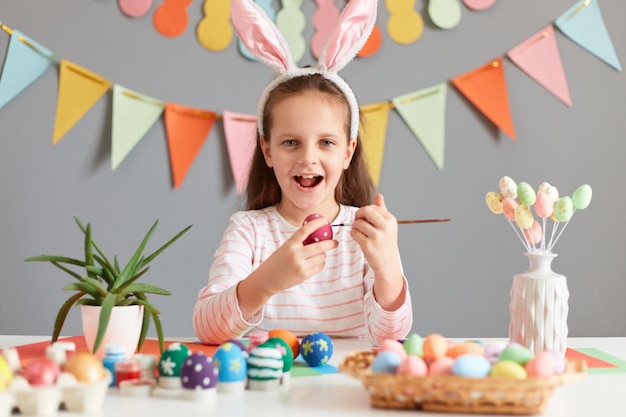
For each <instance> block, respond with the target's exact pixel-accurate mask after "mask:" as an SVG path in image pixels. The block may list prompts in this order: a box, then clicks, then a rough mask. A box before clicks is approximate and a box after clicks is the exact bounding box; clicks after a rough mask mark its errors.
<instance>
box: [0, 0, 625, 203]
mask: <svg viewBox="0 0 626 417" xmlns="http://www.w3.org/2000/svg"><path fill="white" fill-rule="evenodd" d="M0 28H2V30H4V31H5V32H7V33H8V34H9V35H10V36H11V38H10V41H9V46H8V48H7V53H6V57H5V61H4V66H3V68H2V74H1V76H0V111H1V108H2V107H3V106H5V105H6V104H8V103H9V102H10V101H11V100H12V99H13V98H14V97H16V96H17V95H19V94H20V93H21V92H22V91H24V90H25V89H26V88H27V87H29V86H30V85H31V84H33V82H34V81H36V80H37V79H38V78H39V77H41V76H42V75H43V74H44V73H45V72H46V71H47V70H48V69H49V68H50V67H51V66H53V65H55V64H58V65H59V84H58V96H57V106H56V115H55V122H54V129H53V134H52V143H53V144H56V143H58V142H59V141H60V140H61V139H62V138H63V137H64V136H65V135H66V134H67V133H68V132H69V131H70V130H71V129H72V128H73V127H74V126H75V125H76V124H77V123H78V122H79V121H80V120H81V118H82V117H83V116H84V115H85V114H86V113H87V112H88V111H89V110H90V109H91V107H92V106H93V105H94V104H95V103H96V102H97V101H98V100H100V99H101V97H102V96H103V95H104V94H106V93H107V92H109V91H111V90H112V97H113V100H112V119H111V123H112V126H111V127H112V128H111V169H112V170H115V169H116V168H117V167H118V166H119V165H120V164H121V163H122V162H123V161H124V159H125V158H126V156H127V155H128V154H129V153H130V152H131V151H132V150H133V148H134V147H135V146H136V145H137V144H138V143H139V142H140V141H141V139H142V138H143V137H144V136H145V134H146V133H147V132H148V130H149V129H150V128H151V127H152V125H154V124H155V123H156V122H157V121H158V120H159V119H160V118H161V117H163V119H164V122H165V128H166V139H167V145H168V152H169V160H170V168H171V173H172V179H173V185H174V187H175V188H177V189H178V188H180V187H181V186H182V184H183V182H184V181H185V178H186V176H187V173H188V171H189V169H190V167H191V165H192V164H193V162H194V160H195V158H196V156H197V154H198V152H199V151H200V149H201V148H202V146H203V144H204V143H205V141H206V140H207V138H208V137H209V134H210V132H211V130H212V128H213V126H214V124H215V122H216V121H217V120H221V121H222V123H223V127H224V136H225V141H226V144H227V149H228V155H229V161H230V166H231V170H232V175H233V179H234V183H235V185H236V188H237V192H238V193H240V194H241V193H242V192H243V190H244V187H245V184H246V181H247V173H248V171H249V164H250V161H251V158H252V153H253V151H254V147H255V142H256V116H255V115H250V114H242V113H237V112H233V111H229V110H224V111H223V112H222V113H221V114H218V113H217V112H215V111H212V110H206V109H201V108H194V107H190V106H186V105H183V104H179V103H172V102H166V101H163V100H160V99H158V98H154V97H150V96H147V95H145V94H142V93H140V92H138V91H134V90H131V89H129V88H127V87H124V86H121V85H119V84H117V83H114V82H112V81H111V80H108V79H106V78H105V77H103V76H101V75H100V74H97V73H96V72H94V71H92V70H90V69H87V68H84V67H82V66H80V65H78V64H76V63H74V62H71V61H69V60H66V59H62V58H61V59H57V57H56V55H55V54H54V53H53V52H52V51H51V50H49V49H48V48H46V47H45V46H43V45H41V44H40V43H38V42H37V41H35V40H33V39H31V38H30V37H29V36H27V35H26V34H24V33H21V32H20V31H18V30H17V29H11V28H9V27H8V26H6V25H4V24H2V23H1V22H0ZM555 28H557V29H558V30H560V31H561V32H562V33H563V34H564V35H565V36H567V37H568V38H569V39H571V40H572V41H573V42H575V43H576V44H578V45H579V46H580V47H581V48H583V49H585V50H587V51H588V52H590V53H591V54H592V55H594V56H595V57H597V58H598V59H600V60H601V61H603V62H605V63H606V64H608V65H609V66H611V67H612V68H614V69H615V70H617V71H621V70H622V67H621V64H620V61H619V58H618V56H617V54H616V52H615V49H614V48H613V44H612V42H611V38H610V35H609V33H608V31H607V29H606V26H605V25H604V21H603V19H602V15H601V12H600V7H599V4H598V1H597V0H581V1H578V2H577V3H576V4H574V5H573V6H572V7H571V8H570V9H568V10H567V11H566V12H565V13H563V14H562V15H561V16H559V17H558V18H556V19H555V20H554V22H553V23H550V24H548V25H546V26H545V27H544V28H542V29H540V30H539V31H537V32H536V33H534V34H533V35H531V36H530V37H529V38H527V39H525V40H524V41H522V42H520V43H519V44H518V45H516V46H515V47H513V48H511V49H510V50H508V51H507V53H506V56H508V58H509V59H510V60H511V61H512V62H513V63H514V64H515V65H517V66H518V67H519V68H520V69H521V70H522V71H524V72H525V73H526V74H527V75H528V76H529V77H530V78H531V79H533V80H534V81H536V82H537V83H538V84H539V85H541V86H542V87H544V88H545V89H546V90H547V91H548V92H550V93H551V94H552V95H554V96H555V97H556V98H557V99H558V100H560V101H561V102H562V103H563V104H565V105H567V106H570V107H571V106H572V99H571V97H570V94H569V87H568V84H567V80H566V77H565V72H564V69H563V63H562V61H561V57H560V53H559V50H558V45H557V43H556V39H555ZM503 58H504V56H500V57H496V58H494V59H492V60H490V61H489V62H487V63H486V64H484V65H482V66H480V67H478V68H475V69H472V70H470V71H468V72H466V73H464V74H460V75H458V76H456V77H454V78H452V79H451V80H448V81H449V83H450V84H452V85H453V86H454V87H455V88H456V89H458V90H459V92H461V93H462V94H463V95H464V96H465V97H466V99H467V100H468V101H469V102H470V103H471V104H472V105H474V106H475V107H476V108H477V109H478V110H480V112H481V113H482V114H483V115H484V117H486V118H487V119H488V120H489V121H490V122H491V123H493V124H494V125H495V126H496V127H497V128H498V129H500V130H502V131H503V132H504V133H505V134H506V135H507V136H508V137H509V138H511V139H512V140H515V139H516V134H515V127H514V123H513V118H512V116H511V113H510V108H509V97H508V91H507V88H506V79H505V71H504V59H503ZM448 81H444V82H441V83H438V84H436V85H433V86H429V87H427V88H422V89H419V90H416V91H411V92H408V93H405V94H402V95H400V96H397V97H393V98H391V99H390V100H387V101H383V102H379V103H373V104H367V105H363V106H361V111H362V112H363V114H364V117H365V119H366V121H367V123H366V125H367V126H368V128H367V131H364V130H361V132H360V134H361V137H362V141H363V147H364V153H365V157H366V160H367V162H368V166H369V169H370V173H371V175H372V178H373V179H374V183H375V184H376V185H378V182H379V179H380V172H381V168H382V162H383V155H384V147H385V137H386V130H387V123H388V119H389V113H390V111H391V110H392V109H394V110H395V111H396V112H397V113H398V114H399V116H400V117H401V119H402V120H403V121H404V122H405V124H406V125H407V127H408V128H409V130H410V131H411V133H412V134H413V135H414V136H415V138H416V139H417V140H418V141H419V143H420V144H421V146H422V148H423V149H424V151H425V152H426V153H427V155H428V156H429V157H430V159H431V160H432V162H433V164H434V165H435V166H436V168H437V169H439V170H443V168H444V154H445V124H446V116H445V108H446V95H447V90H448Z"/></svg>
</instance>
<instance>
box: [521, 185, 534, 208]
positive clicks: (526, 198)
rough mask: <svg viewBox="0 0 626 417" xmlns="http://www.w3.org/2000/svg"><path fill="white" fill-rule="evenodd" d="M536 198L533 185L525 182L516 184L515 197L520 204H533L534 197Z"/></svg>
mask: <svg viewBox="0 0 626 417" xmlns="http://www.w3.org/2000/svg"><path fill="white" fill-rule="evenodd" d="M536 198H537V194H535V190H533V187H532V186H531V185H530V184H528V183H527V182H520V183H519V184H517V199H518V200H519V202H520V204H522V205H524V206H532V205H533V204H535V199H536Z"/></svg>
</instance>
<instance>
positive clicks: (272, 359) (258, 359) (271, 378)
mask: <svg viewBox="0 0 626 417" xmlns="http://www.w3.org/2000/svg"><path fill="white" fill-rule="evenodd" d="M249 354H250V356H249V357H248V388H250V389H253V390H266V389H271V388H277V387H278V386H280V378H281V376H282V374H283V366H284V365H283V355H282V353H280V351H278V350H277V349H275V348H273V347H270V346H266V345H263V344H261V345H258V346H255V347H254V349H252V350H251V351H250V353H249Z"/></svg>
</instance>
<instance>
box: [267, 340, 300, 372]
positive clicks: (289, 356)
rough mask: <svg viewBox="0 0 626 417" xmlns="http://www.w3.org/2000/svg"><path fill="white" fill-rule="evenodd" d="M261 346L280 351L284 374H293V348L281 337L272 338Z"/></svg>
mask: <svg viewBox="0 0 626 417" xmlns="http://www.w3.org/2000/svg"><path fill="white" fill-rule="evenodd" d="M260 346H269V347H273V348H274V349H276V350H278V351H279V352H280V354H281V355H282V357H283V372H285V373H287V372H291V368H292V366H293V353H291V346H289V344H287V342H285V341H284V340H283V339H281V338H280V337H270V338H269V339H267V340H266V341H265V342H263V343H262V344H261V345H260Z"/></svg>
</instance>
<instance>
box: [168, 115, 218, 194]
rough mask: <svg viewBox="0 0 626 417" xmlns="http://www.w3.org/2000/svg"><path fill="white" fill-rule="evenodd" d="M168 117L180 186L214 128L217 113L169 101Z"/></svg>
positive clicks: (176, 182) (174, 175) (173, 162)
mask: <svg viewBox="0 0 626 417" xmlns="http://www.w3.org/2000/svg"><path fill="white" fill-rule="evenodd" d="M164 117H165V133H166V135H167V145H168V148H169V152H170V164H171V167H172V178H173V181H174V187H176V188H180V186H181V185H182V183H183V181H184V180H185V177H186V176H187V172H188V171H189V168H190V167H191V164H192V163H193V161H194V159H195V158H196V156H197V155H198V152H200V148H202V145H203V144H204V141H205V140H206V138H207V137H208V136H209V133H210V132H211V128H213V123H214V122H215V119H216V118H217V114H216V113H214V112H211V111H207V110H200V109H195V108H191V107H186V106H181V105H179V104H174V103H166V104H165V116H164Z"/></svg>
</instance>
